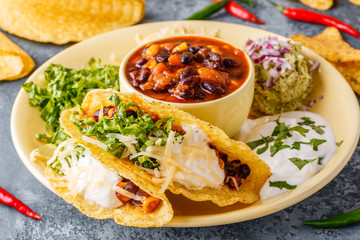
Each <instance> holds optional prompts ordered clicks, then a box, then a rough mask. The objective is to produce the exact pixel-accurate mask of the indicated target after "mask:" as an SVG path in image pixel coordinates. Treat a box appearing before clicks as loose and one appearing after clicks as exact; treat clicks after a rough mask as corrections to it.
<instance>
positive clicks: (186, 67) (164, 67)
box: [125, 36, 249, 103]
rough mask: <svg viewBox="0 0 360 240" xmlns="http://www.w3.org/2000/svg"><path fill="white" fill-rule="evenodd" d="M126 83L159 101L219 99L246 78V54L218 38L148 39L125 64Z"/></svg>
mask: <svg viewBox="0 0 360 240" xmlns="http://www.w3.org/2000/svg"><path fill="white" fill-rule="evenodd" d="M125 71H126V76H127V79H128V81H129V83H130V84H131V85H132V86H133V87H134V88H135V89H137V90H138V91H139V92H141V93H143V94H145V95H147V96H149V97H153V98H156V99H158V100H162V101H168V102H178V103H193V102H205V101H211V100H214V99H218V98H221V97H224V96H226V95H229V94H231V93H233V92H234V91H236V90H237V89H238V88H239V87H241V86H242V84H243V83H244V82H245V81H246V79H247V77H248V74H249V64H248V63H247V60H246V56H245V54H244V53H243V52H242V51H241V50H239V49H237V48H236V47H234V46H232V45H230V44H227V43H225V42H222V41H220V40H216V39H211V38H206V37H199V36H198V37H195V36H183V37H172V38H167V39H163V40H160V41H157V42H153V43H149V44H147V45H146V46H143V47H142V48H140V49H139V50H138V51H136V52H135V53H134V54H133V55H132V56H131V57H130V58H129V60H128V62H127V64H126V68H125Z"/></svg>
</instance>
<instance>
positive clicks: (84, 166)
mask: <svg viewBox="0 0 360 240" xmlns="http://www.w3.org/2000/svg"><path fill="white" fill-rule="evenodd" d="M64 143H65V144H61V146H59V147H60V148H61V149H63V150H62V151H59V153H58V155H57V157H58V159H59V161H60V162H61V164H62V169H61V170H62V171H63V173H64V178H65V179H66V180H67V187H68V188H69V190H70V191H71V193H72V194H73V195H74V196H76V195H77V194H80V195H81V196H83V197H84V198H85V199H86V200H87V201H89V202H95V203H96V204H98V205H100V206H102V207H105V208H116V207H119V206H121V205H122V202H121V201H120V200H119V199H118V198H117V197H116V193H115V191H114V187H115V186H116V185H117V184H118V183H119V182H120V181H121V180H122V178H121V177H120V176H119V175H118V174H116V173H115V172H113V171H111V170H109V169H106V168H105V167H104V166H103V165H102V164H101V163H100V162H99V161H98V160H96V159H95V158H94V157H93V156H92V155H91V153H90V152H89V151H88V150H87V149H85V150H84V151H83V152H82V153H81V154H78V155H77V154H76V153H75V151H74V144H73V143H71V142H70V141H67V142H64ZM69 164H70V166H69Z"/></svg>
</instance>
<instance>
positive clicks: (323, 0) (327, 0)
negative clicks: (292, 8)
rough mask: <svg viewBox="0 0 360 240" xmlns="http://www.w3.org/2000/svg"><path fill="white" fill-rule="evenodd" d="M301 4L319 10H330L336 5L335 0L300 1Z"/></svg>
mask: <svg viewBox="0 0 360 240" xmlns="http://www.w3.org/2000/svg"><path fill="white" fill-rule="evenodd" d="M300 2H301V3H303V4H305V5H306V6H309V7H311V8H315V9H318V10H322V11H325V10H328V9H330V8H331V7H332V5H333V4H334V1H333V0H300Z"/></svg>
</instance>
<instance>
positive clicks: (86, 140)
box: [82, 135, 107, 150]
mask: <svg viewBox="0 0 360 240" xmlns="http://www.w3.org/2000/svg"><path fill="white" fill-rule="evenodd" d="M82 139H83V140H84V141H85V142H88V143H91V144H93V145H96V146H98V147H99V148H101V149H103V150H106V148H107V146H106V144H105V143H103V142H101V141H99V140H96V139H94V138H91V137H88V136H85V135H83V136H82Z"/></svg>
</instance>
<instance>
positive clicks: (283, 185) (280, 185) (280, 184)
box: [269, 181, 296, 189]
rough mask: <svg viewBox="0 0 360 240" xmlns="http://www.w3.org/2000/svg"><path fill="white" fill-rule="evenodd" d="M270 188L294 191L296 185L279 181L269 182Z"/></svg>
mask: <svg viewBox="0 0 360 240" xmlns="http://www.w3.org/2000/svg"><path fill="white" fill-rule="evenodd" d="M269 185H270V187H277V188H280V189H283V188H286V189H294V188H296V185H289V184H288V183H287V182H286V181H277V182H271V181H270V182H269Z"/></svg>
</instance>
